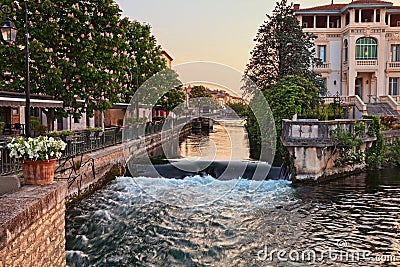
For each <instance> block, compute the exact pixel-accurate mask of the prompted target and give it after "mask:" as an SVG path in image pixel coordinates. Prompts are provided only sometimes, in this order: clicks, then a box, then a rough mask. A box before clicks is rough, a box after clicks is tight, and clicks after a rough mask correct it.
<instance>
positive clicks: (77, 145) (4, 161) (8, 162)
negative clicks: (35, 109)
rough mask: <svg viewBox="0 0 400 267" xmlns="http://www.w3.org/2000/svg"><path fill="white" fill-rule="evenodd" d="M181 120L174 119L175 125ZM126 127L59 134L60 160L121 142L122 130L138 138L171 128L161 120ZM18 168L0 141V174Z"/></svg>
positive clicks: (18, 163) (17, 161)
mask: <svg viewBox="0 0 400 267" xmlns="http://www.w3.org/2000/svg"><path fill="white" fill-rule="evenodd" d="M182 122H183V121H182ZM182 122H181V121H175V125H177V124H178V123H182ZM163 126H164V127H163ZM127 127H130V126H125V127H112V128H106V129H105V130H104V131H103V132H88V131H86V130H83V131H75V132H74V133H73V134H72V135H68V136H60V137H59V138H61V139H62V140H63V141H64V142H66V143H67V147H66V148H65V150H64V151H63V155H62V158H61V160H65V159H67V158H70V157H76V156H78V155H82V154H85V153H90V152H94V151H96V150H100V149H103V148H106V147H110V146H114V145H117V144H121V143H122V133H123V132H124V135H125V136H124V139H125V140H126V139H127V138H128V139H136V138H140V134H141V133H143V131H144V132H145V135H146V136H147V135H151V134H154V133H157V132H161V131H162V130H165V129H168V128H171V127H169V126H168V125H164V124H163V123H161V122H157V123H147V124H140V125H137V127H136V130H135V131H133V130H130V129H129V128H127ZM128 135H129V136H128ZM20 169H21V166H20V162H19V160H18V159H15V158H11V157H10V150H9V149H8V148H7V141H3V142H0V175H6V174H10V173H13V172H17V171H19V170H20Z"/></svg>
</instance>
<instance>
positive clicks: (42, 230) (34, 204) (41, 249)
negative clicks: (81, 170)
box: [0, 182, 67, 267]
mask: <svg viewBox="0 0 400 267" xmlns="http://www.w3.org/2000/svg"><path fill="white" fill-rule="evenodd" d="M66 195H67V187H66V184H65V182H57V183H54V184H52V185H45V186H23V187H22V188H21V189H20V190H19V191H17V192H14V193H10V194H5V195H3V196H1V198H0V266H1V267H2V266H7V267H11V266H29V267H34V266H38V267H45V266H57V267H59V266H60V267H62V266H66V260H65V215H64V214H65V197H66Z"/></svg>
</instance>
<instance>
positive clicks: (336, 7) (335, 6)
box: [300, 4, 347, 11]
mask: <svg viewBox="0 0 400 267" xmlns="http://www.w3.org/2000/svg"><path fill="white" fill-rule="evenodd" d="M345 6H347V4H333V5H324V6H315V7H311V8H302V9H300V10H301V11H303V10H304V11H306V10H341V9H342V8H343V7H345Z"/></svg>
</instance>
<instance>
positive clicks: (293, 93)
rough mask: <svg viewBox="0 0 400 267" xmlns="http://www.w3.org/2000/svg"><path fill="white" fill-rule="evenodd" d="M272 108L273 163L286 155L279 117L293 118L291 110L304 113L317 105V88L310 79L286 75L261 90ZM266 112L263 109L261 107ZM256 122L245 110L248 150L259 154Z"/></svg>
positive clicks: (287, 155)
mask: <svg viewBox="0 0 400 267" xmlns="http://www.w3.org/2000/svg"><path fill="white" fill-rule="evenodd" d="M263 94H264V96H265V98H266V99H267V101H268V104H269V106H270V108H271V111H272V115H273V117H274V120H275V128H276V137H277V139H276V156H275V162H274V163H275V164H278V165H279V164H281V163H282V161H284V160H288V159H289V153H288V151H287V149H286V148H285V147H284V146H283V144H282V142H281V140H280V136H281V133H282V120H283V119H292V117H293V115H294V114H300V113H306V112H308V111H309V110H311V109H313V108H315V107H317V106H318V103H319V98H318V88H317V87H315V86H314V85H313V84H312V83H311V82H310V81H308V80H307V79H305V78H302V77H299V76H287V77H284V78H282V79H280V80H279V81H278V82H277V83H276V84H274V85H273V86H271V88H270V89H269V90H265V91H263ZM263 112H266V111H263ZM259 127H260V126H259V125H258V122H257V120H256V118H255V116H254V114H253V113H252V112H250V111H249V112H248V116H247V123H246V129H247V132H248V136H249V140H250V154H251V157H252V158H258V156H259V151H260V146H261V137H260V136H261V133H260V130H259Z"/></svg>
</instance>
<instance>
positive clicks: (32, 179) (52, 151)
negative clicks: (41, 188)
mask: <svg viewBox="0 0 400 267" xmlns="http://www.w3.org/2000/svg"><path fill="white" fill-rule="evenodd" d="M7 147H8V149H10V156H11V157H14V158H17V159H20V160H21V163H22V171H23V174H24V181H25V184H51V183H53V179H54V167H55V165H56V160H57V159H59V158H60V157H61V156H62V152H61V151H62V150H64V149H65V147H66V143H64V142H63V141H62V140H56V139H54V138H53V137H48V136H39V137H37V138H24V137H15V138H12V139H11V141H10V142H9V143H8V144H7Z"/></svg>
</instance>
